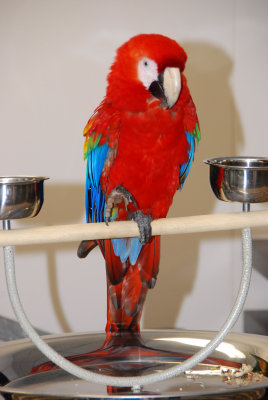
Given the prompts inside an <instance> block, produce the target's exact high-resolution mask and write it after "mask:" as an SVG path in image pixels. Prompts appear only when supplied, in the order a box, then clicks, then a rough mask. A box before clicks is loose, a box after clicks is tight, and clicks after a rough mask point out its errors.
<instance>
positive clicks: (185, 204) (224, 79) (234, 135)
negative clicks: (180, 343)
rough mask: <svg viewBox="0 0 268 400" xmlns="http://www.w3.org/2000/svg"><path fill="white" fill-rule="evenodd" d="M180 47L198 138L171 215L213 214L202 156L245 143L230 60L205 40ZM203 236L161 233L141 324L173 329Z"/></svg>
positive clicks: (225, 151)
mask: <svg viewBox="0 0 268 400" xmlns="http://www.w3.org/2000/svg"><path fill="white" fill-rule="evenodd" d="M182 46H183V47H184V48H185V50H186V52H187V54H188V57H189V59H188V62H187V64H186V71H185V75H186V77H187V79H188V86H189V88H190V91H191V94H192V97H193V99H194V102H195V104H196V108H197V112H198V117H199V122H200V126H201V134H202V140H201V143H200V146H199V148H198V151H197V153H196V156H195V162H194V163H193V166H192V169H191V172H190V174H189V177H188V180H187V181H186V183H185V185H184V188H183V191H182V192H178V193H177V194H176V196H175V198H174V201H173V205H172V207H171V209H170V211H169V214H168V216H169V217H182V216H188V215H199V214H210V213H212V212H213V209H214V206H215V203H216V199H215V198H214V195H213V194H212V191H211V188H210V185H209V169H208V166H206V165H205V164H203V160H204V159H206V158H209V157H217V156H219V157H220V156H231V155H236V153H237V151H238V148H239V147H240V146H242V144H243V133H242V129H241V124H240V120H239V116H238V113H237V109H236V106H235V103H234V98H233V93H232V88H231V86H230V75H231V73H232V67H233V63H232V60H231V59H230V57H229V56H228V54H226V53H225V52H224V51H223V50H222V49H220V48H218V47H215V46H212V45H210V44H208V43H201V42H200V43H191V42H189V43H182ZM238 146H239V147H238ZM230 235H231V233H230V232H226V233H225V232H219V233H207V234H206V235H205V238H206V240H212V239H215V238H219V239H220V238H227V237H230ZM203 238H204V235H202V234H192V235H183V236H182V235H176V236H175V235H173V236H166V237H163V238H162V247H161V251H162V252H161V262H160V273H159V279H158V282H157V284H156V287H155V288H154V290H152V291H149V294H148V298H147V301H146V304H145V309H144V319H143V327H144V328H172V327H174V326H175V325H176V320H177V318H178V315H179V312H180V309H181V307H182V304H183V301H184V299H185V298H186V296H189V295H190V294H191V291H192V290H193V286H194V283H195V279H196V274H197V266H198V253H199V246H200V243H201V241H202V239H203ZM205 289H206V288H204V290H205ZM186 328H187V327H186Z"/></svg>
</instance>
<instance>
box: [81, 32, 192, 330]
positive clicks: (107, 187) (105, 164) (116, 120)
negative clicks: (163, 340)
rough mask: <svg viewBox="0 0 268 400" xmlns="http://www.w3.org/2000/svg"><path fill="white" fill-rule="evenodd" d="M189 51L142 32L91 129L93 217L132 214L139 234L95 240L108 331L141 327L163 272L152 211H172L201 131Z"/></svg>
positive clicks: (121, 56)
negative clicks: (189, 78)
mask: <svg viewBox="0 0 268 400" xmlns="http://www.w3.org/2000/svg"><path fill="white" fill-rule="evenodd" d="M186 59H187V55H186V53H185V51H184V50H183V49H182V47H181V46H180V45H179V44H178V43H176V42H175V41H174V40H171V39H169V38H167V37H165V36H162V35H159V34H141V35H138V36H135V37H133V38H131V39H130V40H129V41H127V42H126V43H125V44H123V45H122V46H121V47H120V48H119V49H118V50H117V55H116V58H115V61H114V63H113V65H112V66H111V70H110V73H109V75H108V79H107V80H108V85H107V92H106V96H105V98H104V100H103V101H102V103H101V104H100V105H99V107H98V108H97V109H96V110H95V112H94V114H93V115H92V117H91V118H90V119H89V121H88V123H87V125H86V127H85V130H84V135H85V144H84V157H85V159H86V160H87V177H86V213H87V221H88V222H89V221H91V222H101V221H105V222H106V223H108V222H109V221H115V220H127V219H133V220H134V221H136V222H137V223H138V226H139V230H140V238H125V239H111V240H99V241H98V242H96V241H83V242H81V244H80V246H79V249H78V256H79V257H85V256H86V255H87V254H88V253H89V252H90V251H91V250H92V249H93V248H94V247H95V246H96V245H97V244H98V245H99V247H100V249H101V251H102V253H103V255H104V258H105V261H106V271H107V289H108V291H107V293H108V301H107V325H106V331H107V332H116V331H118V330H119V331H122V330H123V331H125V330H131V331H139V323H140V317H141V311H142V306H143V303H144V300H145V296H146V293H147V290H148V288H153V287H154V285H155V282H156V278H157V274H158V265H159V257H160V237H159V236H155V237H152V236H151V228H150V222H151V220H152V219H156V218H163V217H166V215H167V212H168V210H169V207H170V205H171V203H172V199H173V196H174V194H175V192H176V190H177V189H178V188H182V186H183V184H184V181H185V179H186V177H187V175H188V173H189V170H190V167H191V164H192V161H193V157H194V152H195V150H196V146H197V144H198V143H199V140H200V131H199V124H198V118H197V115H196V109H195V105H194V103H193V100H192V98H191V95H190V92H189V89H188V87H187V82H186V78H185V76H184V74H183V70H184V67H185V62H186Z"/></svg>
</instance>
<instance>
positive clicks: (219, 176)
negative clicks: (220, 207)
mask: <svg viewBox="0 0 268 400" xmlns="http://www.w3.org/2000/svg"><path fill="white" fill-rule="evenodd" d="M204 162H205V163H206V164H208V165H209V166H210V185H211V188H212V190H213V192H214V194H215V196H216V197H217V198H218V199H220V200H223V201H234V202H239V203H263V202H267V201H268V158H261V157H221V158H210V159H208V160H205V161H204Z"/></svg>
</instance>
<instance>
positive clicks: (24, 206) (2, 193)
mask: <svg viewBox="0 0 268 400" xmlns="http://www.w3.org/2000/svg"><path fill="white" fill-rule="evenodd" d="M45 179H48V178H45V177H41V176H40V177H39V176H9V177H0V220H7V219H8V220H9V219H18V218H27V217H34V216H35V215H37V214H38V213H39V211H40V209H41V207H42V204H43V200H44V192H43V183H44V180H45Z"/></svg>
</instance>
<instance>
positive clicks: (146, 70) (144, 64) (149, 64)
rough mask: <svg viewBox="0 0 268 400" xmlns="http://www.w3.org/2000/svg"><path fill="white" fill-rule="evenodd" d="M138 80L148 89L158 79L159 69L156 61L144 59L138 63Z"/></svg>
mask: <svg viewBox="0 0 268 400" xmlns="http://www.w3.org/2000/svg"><path fill="white" fill-rule="evenodd" d="M138 78H139V80H140V81H141V82H142V84H143V85H144V86H145V87H146V89H148V88H149V87H150V85H151V83H152V82H154V81H156V80H157V78H158V68H157V64H156V62H155V61H154V60H151V59H150V58H147V57H144V58H142V59H141V60H140V61H139V62H138Z"/></svg>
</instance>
